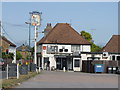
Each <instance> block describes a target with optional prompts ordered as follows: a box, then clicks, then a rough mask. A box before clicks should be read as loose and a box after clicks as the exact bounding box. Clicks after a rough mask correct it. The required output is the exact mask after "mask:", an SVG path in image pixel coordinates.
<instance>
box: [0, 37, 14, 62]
mask: <svg viewBox="0 0 120 90" xmlns="http://www.w3.org/2000/svg"><path fill="white" fill-rule="evenodd" d="M0 47H2V52H6V49H8V51H9V53H13V54H14V57H13V60H12V63H16V45H15V44H14V43H12V42H11V41H10V40H8V39H7V38H6V37H5V36H2V37H1V36H0Z"/></svg>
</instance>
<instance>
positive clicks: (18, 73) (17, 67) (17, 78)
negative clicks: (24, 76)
mask: <svg viewBox="0 0 120 90" xmlns="http://www.w3.org/2000/svg"><path fill="white" fill-rule="evenodd" d="M17 79H19V65H18V64H17Z"/></svg>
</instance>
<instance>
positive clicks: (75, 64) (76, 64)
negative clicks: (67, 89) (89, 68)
mask: <svg viewBox="0 0 120 90" xmlns="http://www.w3.org/2000/svg"><path fill="white" fill-rule="evenodd" d="M74 67H80V60H79V59H75V62H74Z"/></svg>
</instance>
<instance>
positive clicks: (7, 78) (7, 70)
mask: <svg viewBox="0 0 120 90" xmlns="http://www.w3.org/2000/svg"><path fill="white" fill-rule="evenodd" d="M7 79H8V64H7Z"/></svg>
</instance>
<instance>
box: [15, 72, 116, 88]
mask: <svg viewBox="0 0 120 90" xmlns="http://www.w3.org/2000/svg"><path fill="white" fill-rule="evenodd" d="M15 88H118V75H115V74H90V73H80V72H55V71H54V72H50V71H42V73H41V74H40V75H37V76H36V77H34V78H31V79H29V80H27V81H25V82H23V83H21V84H20V85H19V86H16V87H15Z"/></svg>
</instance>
